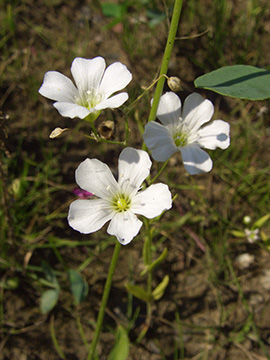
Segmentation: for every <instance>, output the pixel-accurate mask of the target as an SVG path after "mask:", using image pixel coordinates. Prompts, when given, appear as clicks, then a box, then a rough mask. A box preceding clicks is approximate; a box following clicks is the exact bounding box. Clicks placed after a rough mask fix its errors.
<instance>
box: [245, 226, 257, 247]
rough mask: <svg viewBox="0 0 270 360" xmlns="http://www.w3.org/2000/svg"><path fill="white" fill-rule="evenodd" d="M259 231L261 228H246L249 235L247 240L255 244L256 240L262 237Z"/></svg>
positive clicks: (246, 233)
mask: <svg viewBox="0 0 270 360" xmlns="http://www.w3.org/2000/svg"><path fill="white" fill-rule="evenodd" d="M259 232H260V230H259V229H254V230H250V229H245V235H246V237H247V241H248V242H249V243H250V244H253V243H254V242H255V241H257V240H259V238H260V235H259Z"/></svg>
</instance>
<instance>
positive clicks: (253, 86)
mask: <svg viewBox="0 0 270 360" xmlns="http://www.w3.org/2000/svg"><path fill="white" fill-rule="evenodd" d="M194 84H195V86H196V87H198V88H203V89H209V90H212V91H215V92H217V93H218V94H221V95H226V96H231V97H234V98H239V99H246V100H264V99H267V98H270V71H267V70H265V69H260V68H257V67H255V66H249V65H233V66H225V67H222V68H220V69H217V70H214V71H212V72H210V73H208V74H205V75H202V76H200V77H198V78H197V79H196V80H195V81H194Z"/></svg>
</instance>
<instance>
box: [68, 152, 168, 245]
mask: <svg viewBox="0 0 270 360" xmlns="http://www.w3.org/2000/svg"><path fill="white" fill-rule="evenodd" d="M151 164H152V163H151V160H150V158H149V155H148V154H147V152H145V151H143V150H136V149H133V148H129V147H127V148H125V149H124V150H123V151H122V152H121V154H120V156H119V160H118V182H117V181H116V180H115V178H114V176H113V175H112V173H111V171H110V169H109V167H108V166H107V165H106V164H104V163H103V162H101V161H99V160H97V159H86V160H84V161H83V162H82V163H81V164H80V165H79V167H78V169H77V170H76V174H75V176H76V182H77V184H78V185H79V186H80V187H81V188H82V189H83V190H86V191H88V192H90V193H92V194H94V195H96V196H97V197H98V198H95V199H88V200H80V199H79V200H75V201H74V202H72V203H71V205H70V209H69V214H68V222H69V225H70V226H71V227H72V228H73V229H75V230H78V231H80V232H81V233H84V234H89V233H93V232H95V231H97V230H99V229H100V228H101V227H102V226H103V225H104V224H105V223H106V222H107V221H110V224H109V226H108V229H107V232H108V233H109V234H110V235H115V236H116V237H117V239H118V241H119V242H120V243H121V244H123V245H126V244H128V243H129V242H130V241H131V240H132V239H133V238H134V236H136V235H137V234H138V232H139V230H140V228H141V226H142V222H141V221H140V220H139V219H138V218H137V216H136V215H135V214H138V215H143V216H145V217H147V218H149V219H152V218H154V217H156V216H158V215H160V214H161V213H162V211H163V210H167V209H170V208H171V206H172V198H171V193H170V191H169V188H168V186H167V185H165V184H161V183H158V184H154V185H151V186H149V187H148V188H146V189H144V190H141V185H142V182H143V181H144V180H145V179H146V177H147V176H148V175H149V173H150V167H151Z"/></svg>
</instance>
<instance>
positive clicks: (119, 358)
mask: <svg viewBox="0 0 270 360" xmlns="http://www.w3.org/2000/svg"><path fill="white" fill-rule="evenodd" d="M128 355H129V338H128V333H127V331H126V329H125V328H124V327H123V326H121V325H119V326H118V328H117V331H116V339H115V344H114V347H113V349H112V351H111V352H110V354H109V357H108V360H126V359H127V358H128Z"/></svg>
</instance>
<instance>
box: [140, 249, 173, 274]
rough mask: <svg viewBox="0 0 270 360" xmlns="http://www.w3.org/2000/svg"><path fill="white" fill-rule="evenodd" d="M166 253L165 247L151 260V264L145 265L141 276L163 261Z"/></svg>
mask: <svg viewBox="0 0 270 360" xmlns="http://www.w3.org/2000/svg"><path fill="white" fill-rule="evenodd" d="M167 255H168V249H167V248H165V249H164V250H163V252H162V254H161V255H160V256H159V257H158V258H157V259H156V260H155V261H153V262H152V264H150V265H149V266H147V267H146V268H145V269H144V270H143V271H142V272H141V276H143V275H145V274H147V273H148V272H150V271H153V270H154V269H155V268H156V267H157V266H158V265H159V264H161V263H162V261H164V260H165V259H166V257H167Z"/></svg>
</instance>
